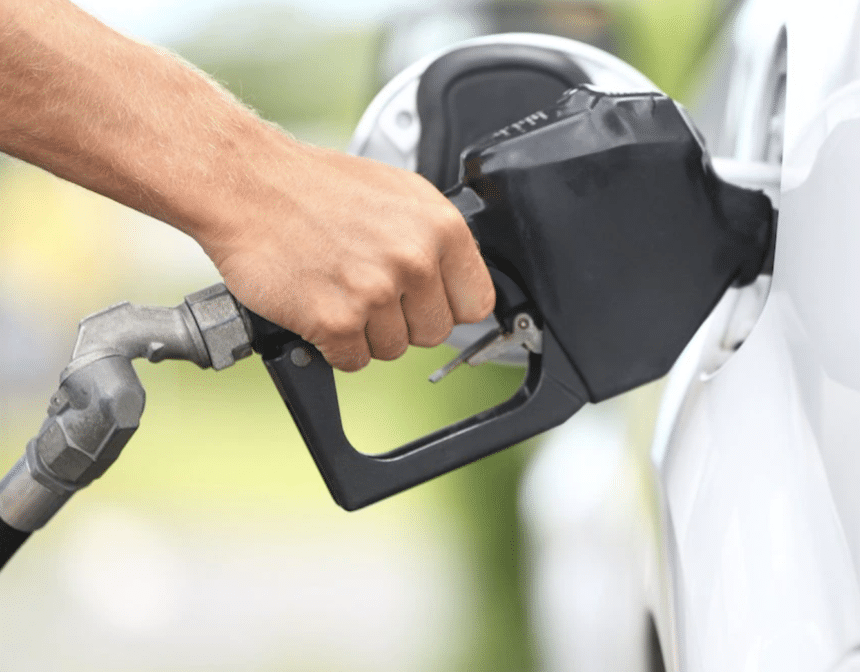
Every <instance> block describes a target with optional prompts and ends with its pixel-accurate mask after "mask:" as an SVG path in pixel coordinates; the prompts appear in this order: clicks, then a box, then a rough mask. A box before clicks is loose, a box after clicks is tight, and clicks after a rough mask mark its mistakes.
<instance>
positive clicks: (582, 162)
mask: <svg viewBox="0 0 860 672" xmlns="http://www.w3.org/2000/svg"><path fill="white" fill-rule="evenodd" d="M448 196H449V198H450V199H451V200H452V202H453V203H454V204H455V205H457V207H458V208H459V209H460V211H461V212H462V213H463V215H464V217H465V218H466V220H467V221H468V223H469V226H470V227H471V229H472V231H473V233H474V234H475V237H476V238H477V240H478V243H479V245H480V248H481V253H482V255H483V256H484V258H485V260H486V261H487V264H488V267H489V268H490V271H491V275H492V277H493V281H494V283H495V287H496V293H497V306H496V315H497V317H498V319H499V321H500V322H501V324H502V328H503V330H507V331H512V330H513V329H514V328H515V326H516V325H513V324H510V321H511V320H513V319H515V318H516V317H517V316H518V315H519V316H524V314H526V313H527V314H528V316H530V317H532V318H533V320H534V323H535V324H536V325H537V326H538V327H539V329H540V347H536V345H535V343H536V342H533V343H532V347H531V348H530V354H529V355H528V371H527V374H526V377H525V380H524V382H523V384H522V387H521V388H520V389H519V390H518V391H517V393H516V394H515V395H514V396H513V397H512V398H511V399H510V400H508V401H507V402H505V403H503V404H501V405H499V406H496V407H494V408H491V409H488V410H487V411H484V412H482V413H480V414H478V415H476V416H473V417H472V418H469V419H467V420H464V421H462V422H460V423H457V424H455V425H452V426H450V427H446V428H444V429H442V430H439V431H437V432H434V433H433V434H431V435H428V436H425V437H422V438H421V439H418V440H417V441H413V442H411V443H409V444H407V445H405V446H402V447H400V448H398V449H397V450H394V451H392V452H390V453H387V454H384V455H366V454H364V453H360V452H359V451H357V450H356V449H355V448H353V446H352V445H351V444H350V442H349V440H348V439H347V438H346V436H345V434H344V432H343V428H342V424H341V421H340V411H339V408H338V400H337V394H336V391H335V386H334V379H333V376H332V371H331V368H330V367H329V366H328V365H327V364H326V363H325V360H324V359H323V358H322V356H321V355H320V354H319V353H318V352H317V351H316V350H315V349H314V348H313V346H311V345H310V344H308V343H305V342H304V341H302V340H301V338H299V337H298V336H296V335H295V334H290V333H289V332H285V331H283V330H279V329H278V328H277V327H272V325H270V324H268V323H265V321H259V320H258V319H257V318H254V319H255V332H256V333H257V335H258V336H257V339H256V340H255V348H256V349H257V350H258V352H262V353H263V355H264V360H265V362H266V366H267V368H268V369H269V372H270V374H271V376H272V378H273V380H274V381H275V384H276V385H277V387H278V390H279V391H280V393H281V395H282V397H283V399H284V401H285V402H286V404H287V406H288V408H289V410H290V412H291V414H292V416H293V419H294V420H295V422H296V424H297V426H298V428H299V431H300V432H301V434H302V436H303V438H304V440H305V442H306V443H307V445H308V448H309V449H310V451H311V454H312V455H313V457H314V460H315V462H316V464H317V466H318V467H319V469H320V472H321V473H322V475H323V478H324V480H325V481H326V484H327V485H328V487H329V489H330V491H331V493H332V495H333V496H334V498H335V500H336V501H337V502H338V503H339V504H340V505H341V506H343V507H344V508H347V509H355V508H359V507H362V506H365V505H367V504H370V503H372V502H375V501H378V500H380V499H382V498H385V497H388V496H390V495H392V494H395V493H397V492H400V491H401V490H404V489H406V488H408V487H411V486H413V485H416V484H418V483H421V482H423V481H426V480H428V479H429V478H432V477H434V476H437V475H440V474H443V473H445V472H447V471H450V470H452V469H454V468H456V467H459V466H462V465H464V464H466V463H468V462H471V461H474V460H476V459H478V458H480V457H483V456H485V455H488V454H490V453H493V452H495V451H497V450H500V449H502V448H505V447H507V446H510V445H512V444H514V443H517V442H519V441H521V440H523V439H526V438H529V437H531V436H534V435H535V434H537V433H540V432H542V431H544V430H547V429H549V428H551V427H553V426H555V425H558V424H560V423H561V422H563V421H564V420H566V419H567V418H569V417H570V416H571V415H572V414H573V413H575V412H576V411H577V410H578V409H579V408H580V407H581V406H582V405H583V404H584V403H586V402H588V401H591V402H597V401H600V400H602V399H606V398H607V397H611V396H613V395H616V394H619V393H621V392H625V391H627V390H630V389H632V388H634V387H637V386H639V385H641V384H644V383H647V382H649V381H651V380H654V379H656V378H658V377H660V376H662V375H664V374H665V373H666V372H668V370H669V369H670V367H671V366H672V364H673V363H674V362H675V360H676V359H677V357H678V355H679V354H680V353H681V351H682V350H683V348H684V347H685V346H686V345H687V343H688V342H689V340H690V339H691V338H692V336H693V334H694V333H695V332H696V330H697V329H698V328H699V326H700V325H701V324H702V322H703V321H704V320H705V318H706V317H707V316H708V315H709V313H710V312H711V310H712V309H713V307H714V306H715V305H716V303H717V302H718V301H719V299H720V297H721V296H722V295H723V293H724V292H725V290H726V289H727V288H728V287H730V286H731V285H732V284H738V283H740V284H743V283H748V282H751V281H752V280H754V279H755V277H756V276H757V275H758V274H759V273H761V272H762V271H763V269H765V268H766V266H767V260H768V258H772V249H773V241H774V231H775V222H774V219H775V218H774V211H773V209H772V207H771V204H770V201H769V200H768V198H767V197H766V196H765V195H764V194H762V193H761V192H755V191H749V190H746V189H741V188H739V187H735V186H732V185H729V184H726V183H725V182H723V181H722V180H720V178H719V177H718V176H717V175H716V173H715V172H714V170H713V168H712V167H711V164H710V160H709V158H708V155H707V153H706V151H705V149H704V147H703V145H702V143H701V140H700V139H699V136H698V133H696V132H695V130H694V129H693V128H692V125H691V124H690V122H689V121H688V119H687V117H686V114H685V113H683V111H682V110H681V109H680V108H679V107H678V106H677V105H676V104H675V103H674V101H672V100H671V99H670V98H668V97H667V96H665V95H663V94H659V93H638V94H607V93H602V92H599V91H595V90H593V89H590V88H588V87H580V88H576V89H572V90H570V91H568V92H566V93H565V95H564V96H563V97H562V98H561V99H560V100H559V101H558V102H557V103H556V104H555V105H553V106H551V107H549V108H546V109H544V110H542V111H540V112H537V113H534V114H531V115H529V117H528V118H526V119H524V120H522V121H520V122H517V123H516V124H512V125H510V126H508V127H506V128H503V129H500V130H499V131H497V132H496V133H494V134H492V135H491V136H488V137H487V138H486V139H484V140H483V141H480V142H478V143H476V144H475V145H472V146H471V147H469V148H468V149H466V150H465V151H464V152H463V154H462V167H461V183H460V184H459V185H457V186H456V187H454V188H453V189H451V190H450V191H449V192H448ZM527 321H528V320H527Z"/></svg>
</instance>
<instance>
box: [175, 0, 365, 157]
mask: <svg viewBox="0 0 860 672" xmlns="http://www.w3.org/2000/svg"><path fill="white" fill-rule="evenodd" d="M378 39H379V33H378V31H377V30H374V29H373V28H368V27H366V26H365V27H359V28H355V29H350V28H340V29H331V28H326V27H325V26H322V25H319V24H317V23H315V22H313V21H312V20H311V19H310V18H308V17H307V16H305V15H303V14H301V13H300V12H298V11H297V10H294V9H292V8H289V7H279V6H276V5H256V6H254V5H245V6H243V7H241V8H234V9H230V10H225V11H224V12H223V13H222V14H219V15H218V16H217V17H216V18H215V19H213V20H212V21H211V22H210V23H208V24H207V25H205V26H204V27H203V28H202V30H200V31H199V32H198V33H196V34H194V35H193V36H191V37H190V38H188V39H187V40H185V41H183V42H182V43H179V44H176V45H173V46H174V48H175V49H176V51H178V52H179V53H180V54H181V55H182V56H184V57H185V58H187V59H188V60H189V61H191V62H192V63H194V64H195V65H197V66H198V67H199V68H201V69H202V70H204V71H205V72H207V73H209V74H211V75H212V76H213V77H215V78H216V79H217V80H218V81H219V82H221V83H222V84H223V85H224V86H226V87H227V88H228V89H230V90H231V91H232V92H233V93H234V94H236V95H237V96H238V97H239V98H240V99H241V100H242V101H244V102H245V103H246V104H248V105H250V106H251V107H253V108H255V109H256V110H257V111H258V112H260V114H261V115H262V116H264V117H265V118H267V119H269V120H271V121H274V122H276V123H278V124H281V125H283V126H284V127H285V128H287V129H289V130H291V131H292V132H294V133H297V134H298V135H301V131H302V130H303V129H304V128H306V127H310V128H311V129H312V131H311V135H312V136H313V129H317V132H318V133H321V134H322V138H321V140H329V138H330V136H331V135H332V134H334V135H335V136H336V138H335V139H336V141H338V140H340V141H342V140H343V139H344V138H346V137H348V134H349V133H350V132H351V130H352V128H353V126H354V125H355V122H356V121H357V120H358V117H359V115H360V114H361V112H362V111H363V108H364V105H365V104H366V102H367V86H366V84H367V82H368V81H370V80H371V79H372V77H373V70H374V66H375V63H374V55H375V52H376V46H377V42H378ZM311 139H312V140H316V139H317V138H315V137H312V138H311Z"/></svg>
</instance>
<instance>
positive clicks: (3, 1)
mask: <svg viewBox="0 0 860 672" xmlns="http://www.w3.org/2000/svg"><path fill="white" fill-rule="evenodd" d="M272 143H276V144H280V145H283V144H290V143H291V141H290V140H289V139H288V138H287V137H286V136H284V135H283V134H281V133H279V132H277V131H276V130H274V129H272V128H270V127H268V126H267V125H265V124H263V123H261V122H260V121H259V120H258V119H257V118H256V116H255V115H254V114H253V113H252V112H251V111H249V110H247V109H246V108H244V107H243V106H242V105H241V104H239V103H238V102H236V101H235V99H233V98H232V96H230V95H229V94H228V93H226V92H225V91H223V90H222V89H220V88H219V87H218V86H216V85H215V84H213V83H212V82H211V81H210V80H208V79H207V78H206V77H205V76H204V75H202V74H200V73H198V72H197V71H195V70H194V69H193V68H191V67H190V66H188V65H187V64H185V63H183V62H181V61H180V60H179V59H177V58H176V57H175V56H173V55H172V54H169V53H167V52H164V51H161V50H157V49H155V48H153V47H150V46H147V45H144V44H140V43H137V42H135V41H133V40H130V39H128V38H126V37H124V36H122V35H119V34H118V33H115V32H114V31H112V30H111V29H109V28H107V27H106V26H104V25H103V24H101V23H99V22H98V21H96V20H95V19H94V18H92V17H90V16H89V15H87V14H86V13H84V12H82V11H80V10H79V9H78V8H77V7H75V6H74V5H72V4H70V3H68V2H66V1H65V0H43V1H40V2H32V0H0V150H2V151H4V152H6V153H8V154H11V155H13V156H17V157H19V158H21V159H24V160H26V161H30V162H32V163H36V164H37V165H40V166H42V167H44V168H46V169H48V170H50V171H51V172H53V173H55V174H57V175H59V176H61V177H64V178H66V179H68V180H70V181H73V182H76V183H78V184H80V185H82V186H84V187H87V188H89V189H92V190H93V191H96V192H99V193H101V194H104V195H106V196H108V197H110V198H113V199H114V200H117V201H119V202H121V203H124V204H126V205H129V206H131V207H133V208H136V209H138V210H142V211H143V212H146V213H148V214H151V215H153V216H155V217H158V218H159V219H162V220H164V221H167V222H169V223H170V224H172V225H174V226H177V227H178V228H180V229H182V230H184V231H186V232H187V233H189V234H191V235H193V236H194V237H195V238H198V239H200V238H201V237H203V238H205V237H207V236H208V237H218V236H219V235H221V234H220V232H219V231H217V228H218V227H219V222H221V221H222V220H224V221H226V219H227V216H229V214H230V213H229V211H230V210H231V209H233V208H234V207H238V202H239V197H238V195H236V197H235V198H233V197H232V196H233V194H232V193H231V192H238V193H240V194H242V195H243V196H245V195H247V192H248V190H249V189H251V190H253V189H254V184H255V182H257V176H255V175H253V174H249V172H250V173H252V172H253V171H254V170H255V167H257V166H259V169H260V170H261V171H262V170H263V167H262V164H263V163H264V157H263V156H260V157H258V158H256V159H255V160H253V161H249V160H248V157H247V156H246V155H247V153H248V152H253V151H255V150H256V151H260V149H259V148H261V147H265V146H267V145H271V144H272ZM285 149H286V150H287V151H289V148H285V147H279V150H280V152H281V153H283V152H284V150H285ZM206 229H214V230H211V231H209V230H206Z"/></svg>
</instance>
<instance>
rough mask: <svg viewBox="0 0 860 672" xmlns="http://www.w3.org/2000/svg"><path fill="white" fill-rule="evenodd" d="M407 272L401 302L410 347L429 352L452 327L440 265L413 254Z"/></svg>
mask: <svg viewBox="0 0 860 672" xmlns="http://www.w3.org/2000/svg"><path fill="white" fill-rule="evenodd" d="M406 266H407V268H408V274H407V282H406V291H405V292H404V294H403V299H402V301H401V303H402V305H403V314H404V316H405V319H406V324H407V327H408V330H409V342H410V343H411V344H412V345H418V346H421V347H425V348H429V347H433V346H434V345H439V344H440V343H442V342H443V341H444V340H445V339H446V338H448V335H449V334H450V333H451V329H452V328H453V327H454V317H453V315H452V313H451V308H450V306H449V305H448V297H447V295H446V293H445V284H444V283H443V281H442V277H441V275H440V272H439V262H438V260H437V259H433V258H431V257H429V256H426V255H422V254H420V253H413V255H412V258H411V259H410V260H409V261H408V263H407V264H406Z"/></svg>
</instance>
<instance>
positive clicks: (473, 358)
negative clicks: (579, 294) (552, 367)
mask: <svg viewBox="0 0 860 672" xmlns="http://www.w3.org/2000/svg"><path fill="white" fill-rule="evenodd" d="M520 346H522V347H524V348H525V349H526V350H528V351H529V352H533V353H535V354H536V355H539V354H541V352H542V351H543V333H542V332H541V330H540V329H538V327H537V325H536V324H535V321H534V319H532V316H531V315H529V314H528V313H520V314H519V315H517V316H516V317H515V318H514V330H513V331H512V332H505V331H503V330H502V328H501V327H497V328H495V329H493V330H492V331H488V332H487V333H486V334H484V335H483V336H481V338H479V339H478V340H477V341H475V342H474V343H472V344H471V345H469V346H468V347H466V348H464V349H463V350H462V351H461V352H460V354H458V355H457V356H456V357H455V358H454V359H452V360H451V361H450V362H448V363H447V364H446V365H445V366H443V367H442V368H440V369H438V370H437V371H434V372H433V373H432V374H431V376H430V382H431V383H438V382H439V381H440V380H442V379H443V378H444V377H445V376H447V375H448V374H449V373H451V371H453V370H454V369H456V368H457V367H458V366H460V364H462V363H463V362H467V363H468V364H469V365H471V366H477V365H478V364H483V363H484V362H488V361H490V360H491V359H494V358H496V357H499V356H500V355H502V354H504V353H505V352H507V351H509V350H511V349H513V348H516V347H520Z"/></svg>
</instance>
